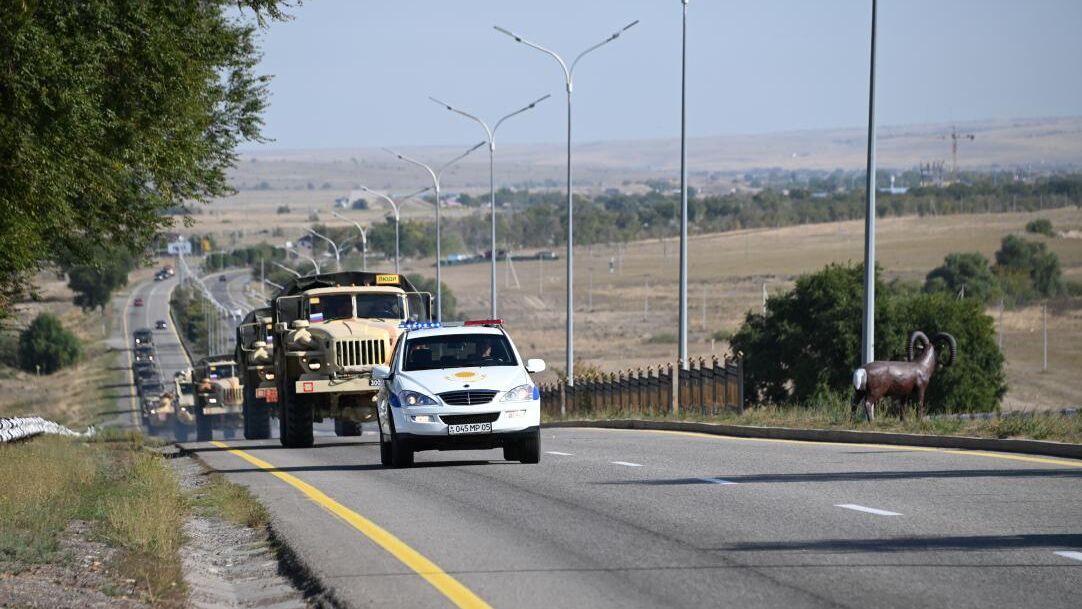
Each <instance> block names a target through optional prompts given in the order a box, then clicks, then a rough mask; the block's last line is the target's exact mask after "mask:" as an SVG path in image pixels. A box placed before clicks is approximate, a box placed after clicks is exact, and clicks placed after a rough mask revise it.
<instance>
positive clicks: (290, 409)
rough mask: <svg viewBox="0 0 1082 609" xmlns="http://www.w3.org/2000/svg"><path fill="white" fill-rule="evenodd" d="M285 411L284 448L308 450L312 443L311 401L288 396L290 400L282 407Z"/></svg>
mask: <svg viewBox="0 0 1082 609" xmlns="http://www.w3.org/2000/svg"><path fill="white" fill-rule="evenodd" d="M283 408H284V409H285V413H283V414H284V415H285V420H286V429H285V435H284V436H283V438H284V445H285V447H286V448H310V447H311V446H312V444H313V443H314V438H313V437H312V425H313V423H314V419H313V416H312V401H311V400H310V399H308V398H300V397H297V396H296V395H293V396H290V400H289V401H288V402H286V403H285V404H284V406H283Z"/></svg>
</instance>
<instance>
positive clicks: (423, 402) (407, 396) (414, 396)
mask: <svg viewBox="0 0 1082 609" xmlns="http://www.w3.org/2000/svg"><path fill="white" fill-rule="evenodd" d="M398 400H399V401H400V402H402V405H403V406H439V402H437V401H436V400H435V399H433V398H430V397H428V396H427V395H425V394H423V393H419V392H417V391H403V392H401V393H399V394H398Z"/></svg>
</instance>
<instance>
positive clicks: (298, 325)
mask: <svg viewBox="0 0 1082 609" xmlns="http://www.w3.org/2000/svg"><path fill="white" fill-rule="evenodd" d="M310 325H312V324H310V323H309V322H308V320H307V319H294V320H293V323H292V324H290V326H292V328H293V329H294V330H303V329H305V328H307V327H308V326H310Z"/></svg>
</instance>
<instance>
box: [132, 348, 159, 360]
mask: <svg viewBox="0 0 1082 609" xmlns="http://www.w3.org/2000/svg"><path fill="white" fill-rule="evenodd" d="M156 359H157V357H155V353H154V345H139V346H138V347H136V348H135V361H136V363H140V362H153V361H154V360H156Z"/></svg>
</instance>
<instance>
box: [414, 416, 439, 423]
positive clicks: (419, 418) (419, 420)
mask: <svg viewBox="0 0 1082 609" xmlns="http://www.w3.org/2000/svg"><path fill="white" fill-rule="evenodd" d="M410 418H412V419H413V422H414V423H435V422H436V415H433V414H415V415H413V416H412V417H410Z"/></svg>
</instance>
